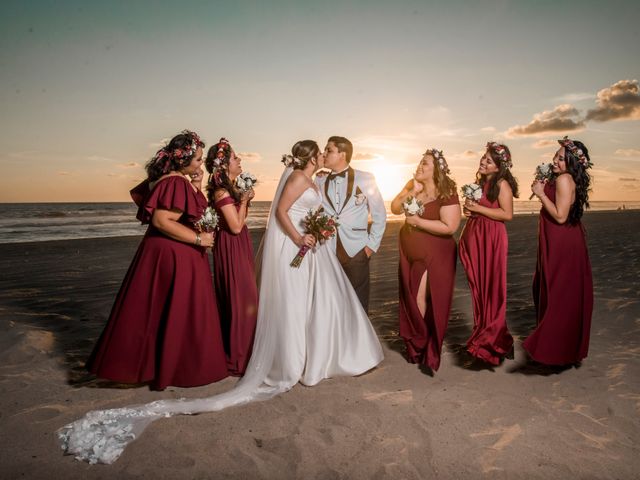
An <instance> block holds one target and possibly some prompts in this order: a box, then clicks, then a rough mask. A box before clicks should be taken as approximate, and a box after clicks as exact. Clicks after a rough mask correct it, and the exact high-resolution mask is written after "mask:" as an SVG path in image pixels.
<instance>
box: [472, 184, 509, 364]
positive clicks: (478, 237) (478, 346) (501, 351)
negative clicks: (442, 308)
mask: <svg viewBox="0 0 640 480" xmlns="http://www.w3.org/2000/svg"><path fill="white" fill-rule="evenodd" d="M488 186H489V183H488V182H487V183H485V185H484V188H483V192H482V198H481V199H480V201H479V202H478V204H479V205H482V206H484V207H487V208H499V204H498V200H497V199H496V200H495V201H493V202H490V201H489V200H488V199H487V191H488ZM508 244H509V239H508V237H507V229H506V227H505V225H504V222H502V221H499V220H492V219H490V218H488V217H485V216H484V215H480V214H478V213H474V214H473V216H472V217H470V218H469V219H468V220H467V223H466V224H465V226H464V230H463V231H462V235H461V236H460V261H461V262H462V265H463V266H464V270H465V272H466V274H467V281H468V282H469V288H470V289H471V300H472V304H473V324H474V325H473V332H472V333H471V338H469V340H468V341H467V351H468V352H469V353H470V354H471V355H473V356H474V357H476V358H479V359H481V360H483V361H485V362H487V363H489V364H491V365H498V364H499V363H500V361H501V360H502V358H503V357H504V356H505V355H507V354H508V353H509V352H510V351H511V347H512V346H513V337H512V336H511V334H510V333H509V329H508V328H507V321H506V311H507V250H508Z"/></svg>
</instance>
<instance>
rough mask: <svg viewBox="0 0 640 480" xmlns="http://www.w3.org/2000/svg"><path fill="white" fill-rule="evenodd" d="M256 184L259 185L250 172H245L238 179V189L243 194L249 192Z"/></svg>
mask: <svg viewBox="0 0 640 480" xmlns="http://www.w3.org/2000/svg"><path fill="white" fill-rule="evenodd" d="M256 183H258V179H257V178H256V177H255V175H253V174H251V173H249V172H243V173H241V174H240V175H238V176H237V177H236V187H237V188H238V190H240V191H241V192H248V191H249V190H251V189H252V188H253V186H254V185H255V184H256Z"/></svg>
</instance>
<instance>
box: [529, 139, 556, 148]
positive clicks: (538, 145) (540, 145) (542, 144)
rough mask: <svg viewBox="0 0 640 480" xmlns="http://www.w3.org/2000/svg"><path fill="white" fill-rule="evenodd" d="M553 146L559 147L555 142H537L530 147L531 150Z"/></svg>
mask: <svg viewBox="0 0 640 480" xmlns="http://www.w3.org/2000/svg"><path fill="white" fill-rule="evenodd" d="M555 146H559V145H558V142H557V140H538V141H537V142H536V143H534V144H533V145H531V147H532V148H547V147H555Z"/></svg>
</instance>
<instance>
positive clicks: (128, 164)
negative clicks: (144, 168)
mask: <svg viewBox="0 0 640 480" xmlns="http://www.w3.org/2000/svg"><path fill="white" fill-rule="evenodd" d="M139 166H140V164H139V163H136V162H130V163H121V164H120V165H118V167H120V168H136V167H139Z"/></svg>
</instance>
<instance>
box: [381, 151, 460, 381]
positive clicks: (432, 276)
mask: <svg viewBox="0 0 640 480" xmlns="http://www.w3.org/2000/svg"><path fill="white" fill-rule="evenodd" d="M449 174H450V171H449V167H448V165H447V162H446V160H445V158H444V157H443V156H442V152H441V151H439V150H435V149H432V150H427V151H426V152H425V153H424V155H423V156H422V160H421V161H420V163H419V164H418V168H417V169H416V172H415V174H414V180H412V181H410V182H408V183H407V184H406V185H405V187H404V188H403V189H402V191H401V192H400V193H399V194H398V195H397V196H396V197H395V198H394V199H393V202H391V211H392V212H393V213H395V214H396V215H398V214H400V213H402V212H403V211H404V208H403V202H405V200H407V199H408V198H409V197H414V198H416V199H417V200H419V201H421V202H422V204H423V207H424V211H423V212H422V213H421V214H417V215H410V214H409V213H408V212H405V214H406V215H407V218H406V221H405V224H404V226H403V227H402V230H401V231H400V266H399V280H400V282H399V287H400V288H399V291H400V318H399V322H400V336H401V337H402V339H403V340H404V342H405V345H406V349H407V361H409V362H410V363H420V364H423V365H426V366H427V367H429V368H430V369H431V370H433V371H436V370H438V367H439V366H440V352H441V349H442V340H443V339H444V334H445V332H446V330H447V324H448V322H449V311H450V309H451V297H452V295H453V287H454V283H455V274H456V260H457V253H456V242H455V240H454V239H453V234H454V233H455V231H456V230H457V229H458V226H459V225H460V202H459V200H458V195H457V192H456V184H455V182H454V181H453V180H452V179H451V178H450V177H449Z"/></svg>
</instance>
